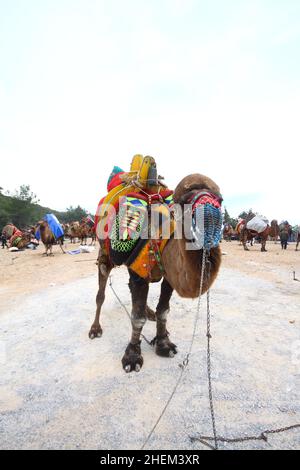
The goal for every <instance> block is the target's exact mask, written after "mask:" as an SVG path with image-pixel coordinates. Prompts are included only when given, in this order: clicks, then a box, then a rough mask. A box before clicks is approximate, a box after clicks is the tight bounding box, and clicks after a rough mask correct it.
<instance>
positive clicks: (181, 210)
mask: <svg viewBox="0 0 300 470" xmlns="http://www.w3.org/2000/svg"><path fill="white" fill-rule="evenodd" d="M147 165H148V171H144V170H145V167H146V170H147ZM142 175H143V178H142ZM115 177H116V175H115ZM127 177H128V173H125V174H122V175H121V177H120V180H119V181H118V183H120V184H119V185H118V186H116V187H115V188H111V189H110V192H109V194H108V196H106V198H104V199H103V200H102V201H100V203H99V206H98V208H99V209H100V212H101V214H100V215H99V216H98V218H96V223H97V236H98V238H99V241H100V250H99V257H98V280H99V290H98V294H97V297H96V304H97V309H96V315H95V319H94V322H93V324H92V326H91V329H90V332H89V337H90V338H91V339H93V338H96V337H100V336H101V335H102V328H101V325H100V322H99V318H100V312H101V307H102V304H103V302H104V298H105V288H106V284H107V280H108V277H109V275H110V272H111V270H112V269H113V268H114V267H116V266H117V265H120V264H125V265H127V267H128V271H129V278H130V279H129V288H130V291H131V297H132V314H131V324H132V332H131V339H130V342H129V344H128V346H127V348H126V350H125V353H124V356H123V358H122V365H123V369H124V370H125V371H126V372H131V371H136V372H138V371H139V370H140V369H141V367H142V365H143V356H142V353H141V339H140V337H141V333H142V329H143V326H144V324H145V322H146V320H147V318H150V319H152V315H153V312H152V311H151V309H149V307H148V306H147V297H148V291H149V284H150V283H151V282H157V281H159V280H161V279H162V284H161V292H160V297H159V301H158V304H157V307H156V312H155V318H156V336H155V338H154V340H153V344H155V352H156V354H158V355H159V356H165V357H172V356H174V354H176V352H177V347H176V345H175V344H174V343H172V342H171V341H170V339H169V333H168V331H167V315H168V312H169V308H170V306H169V302H170V298H171V296H172V293H173V291H174V290H175V291H176V292H177V293H178V294H179V295H180V296H181V297H185V298H196V297H198V296H199V295H202V294H203V293H205V292H206V291H207V290H208V289H209V288H210V286H211V285H212V283H213V282H214V280H215V279H216V276H217V274H218V271H219V268H220V264H221V251H220V247H219V241H220V236H221V227H222V215H221V201H222V198H221V195H220V189H219V187H218V186H217V184H216V183H215V182H214V181H212V180H211V179H210V178H208V177H206V176H204V175H201V174H192V175H189V176H186V177H185V178H183V180H181V182H180V183H179V184H178V186H177V187H176V189H175V192H174V194H172V191H170V190H168V189H167V188H166V187H165V186H164V185H163V184H162V183H161V180H160V179H159V177H157V173H156V165H155V161H154V159H153V158H151V157H144V158H142V156H136V157H135V158H134V159H133V163H132V166H131V172H130V173H129V178H128V179H126V178H127ZM116 195H119V196H123V197H124V198H125V203H124V204H125V206H126V207H127V209H128V210H129V215H128V213H127V216H124V217H125V218H124V217H123V216H122V210H123V207H124V206H123V205H122V204H123V203H121V202H120V199H119V198H118V199H119V201H116V199H115V196H116ZM108 202H111V204H110V206H109V205H108ZM173 203H174V206H175V207H176V209H175V213H176V217H175V219H176V220H174V217H173V216H172V214H173V212H172V211H171V210H170V207H173V206H172V204H173ZM111 206H114V207H116V206H117V212H116V214H114V216H113V217H112V219H111V220H110V209H109V207H111ZM137 206H139V207H140V208H141V212H140V213H139V215H138V216H137V217H136V213H135V210H134V207H135V208H136V207H137ZM154 206H155V207H154ZM150 209H151V211H150ZM153 211H154V212H153ZM155 211H156V215H159V217H158V219H160V221H161V222H160V224H158V225H156V226H155V227H154V232H151V231H150V232H151V233H152V235H153V233H154V238H152V237H150V238H148V239H147V238H146V239H142V237H140V238H139V239H138V240H135V242H136V243H135V244H134V243H132V242H133V240H134V237H135V236H136V234H137V232H139V233H140V234H142V233H143V219H144V221H145V220H146V221H149V217H150V218H155V217H154V214H155ZM111 212H112V213H113V212H114V211H111ZM149 214H150V215H149ZM168 214H169V219H168ZM126 217H127V219H126ZM97 219H98V220H97ZM124 220H126V221H127V224H123V222H124ZM199 221H200V222H199ZM164 223H166V224H167V225H170V232H169V234H167V235H164V234H163V232H164V227H163V224H164ZM125 225H126V226H125ZM109 226H111V227H112V229H111V232H110V236H107V237H106V238H105V237H104V236H103V235H104V232H105V230H106V233H109ZM116 226H117V227H118V229H119V231H118V234H117V235H116V233H117V232H116V231H114V228H115V227H116ZM99 227H100V228H99ZM107 230H108V232H107ZM150 232H149V228H148V229H147V231H146V233H147V234H149V233H150ZM182 232H183V236H181V235H180V234H181V233H182ZM172 233H173V235H172ZM128 234H129V235H130V236H128ZM122 243H124V244H127V246H128V248H130V250H129V252H128V253H127V254H126V256H124V247H122ZM132 247H133V248H132ZM202 270H203V271H202ZM202 276H203V277H202ZM201 277H202V290H201V292H200V285H201Z"/></svg>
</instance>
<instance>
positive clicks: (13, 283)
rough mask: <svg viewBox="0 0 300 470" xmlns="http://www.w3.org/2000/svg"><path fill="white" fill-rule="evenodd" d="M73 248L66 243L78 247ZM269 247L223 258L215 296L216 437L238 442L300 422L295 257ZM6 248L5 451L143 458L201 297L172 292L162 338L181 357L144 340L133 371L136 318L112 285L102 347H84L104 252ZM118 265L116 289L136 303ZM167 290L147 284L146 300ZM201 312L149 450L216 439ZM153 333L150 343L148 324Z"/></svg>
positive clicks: (1, 324)
mask: <svg viewBox="0 0 300 470" xmlns="http://www.w3.org/2000/svg"><path fill="white" fill-rule="evenodd" d="M76 247H77V245H75V247H74V245H69V246H68V249H74V248H76ZM294 248H295V246H294V245H293V244H290V245H289V247H288V250H287V251H286V252H282V251H281V248H280V245H279V244H277V245H275V244H273V243H269V244H268V245H267V249H268V250H269V251H268V252H267V253H261V252H260V247H259V245H255V246H254V247H250V250H251V251H249V252H244V251H243V249H242V247H241V246H239V244H238V242H231V243H229V242H228V243H226V242H223V243H222V249H223V251H224V252H225V253H226V255H224V256H223V264H222V269H221V272H220V275H219V277H218V279H217V281H216V283H215V284H214V287H213V289H212V291H211V312H212V325H211V328H212V336H213V337H212V363H213V386H214V397H215V414H216V424H217V430H218V434H220V435H226V436H229V437H235V436H237V435H239V436H240V435H244V434H251V435H253V434H255V435H257V434H259V433H260V432H261V431H263V430H264V429H267V428H268V429H270V428H279V427H283V426H287V425H293V424H296V423H300V329H299V322H300V316H299V311H300V282H298V281H294V280H293V271H295V275H296V278H298V279H300V252H297V253H296V252H295V251H294ZM42 252H43V250H42V247H41V248H39V249H38V250H36V251H29V250H26V251H24V252H20V253H8V252H7V251H6V250H1V249H0V267H1V272H0V274H1V287H0V367H1V375H0V412H1V418H0V447H1V448H3V449H7V448H8V449H30V448H34V449H38V448H42V449H53V448H55V449H122V448H123V449H137V448H140V447H141V446H142V445H143V443H144V442H145V439H146V438H147V435H148V434H149V432H150V430H151V428H152V426H153V424H154V423H155V421H156V419H157V418H158V416H159V414H160V411H161V410H162V408H163V406H164V405H165V403H166V401H167V399H168V397H169V395H170V393H171V391H172V389H173V387H174V385H175V383H176V380H177V377H178V374H179V372H180V369H179V367H178V366H179V364H180V363H181V362H182V361H183V359H184V357H185V355H186V353H187V351H188V349H189V344H190V341H191V335H192V328H193V323H194V318H195V313H196V306H197V302H196V301H192V300H183V299H180V298H179V297H178V296H177V295H174V296H173V298H172V302H171V313H170V316H169V323H168V329H169V331H170V332H171V339H172V341H174V342H175V343H176V344H177V346H178V350H179V352H178V354H177V355H176V356H175V358H174V359H166V358H161V357H158V356H156V355H155V353H154V351H153V350H152V348H151V347H150V346H148V345H147V344H146V343H145V342H143V345H142V347H143V355H144V367H143V369H142V370H141V372H140V373H138V374H137V373H132V374H125V373H124V372H123V370H122V368H121V363H120V360H121V357H122V355H123V352H124V349H125V347H126V345H127V341H128V338H129V334H130V324H129V320H128V318H127V316H126V314H125V313H124V311H123V310H122V308H121V307H120V305H119V304H118V302H117V300H116V299H115V297H114V295H113V293H112V291H111V290H110V289H109V288H108V289H107V297H106V300H105V304H104V307H103V313H102V326H103V329H104V333H103V336H102V338H101V339H95V340H93V341H91V340H89V338H88V336H87V333H88V330H89V327H90V324H91V322H92V320H93V316H94V308H95V295H96V291H97V267H96V266H95V260H96V257H97V251H94V252H93V253H91V254H80V255H76V256H71V255H67V254H66V255H63V254H62V253H60V250H59V248H58V247H56V248H55V249H54V253H55V256H53V257H48V258H46V257H43V256H42ZM127 280H128V276H127V272H126V270H125V269H124V268H120V269H117V270H115V271H114V272H113V285H114V287H115V289H117V291H118V294H119V295H120V297H121V298H122V299H123V300H124V302H125V303H126V305H127V306H128V308H130V298H129V292H128V286H127ZM158 293H159V285H153V286H151V290H150V298H149V304H150V306H152V307H154V306H155V303H156V302H157V298H158ZM205 315H206V311H205V304H204V301H203V302H202V308H201V318H200V323H199V328H198V333H197V336H196V339H195V344H194V349H193V354H192V356H191V358H190V362H189V365H188V367H187V369H186V371H185V373H184V375H183V379H182V382H181V385H180V387H179V389H178V391H177V393H176V395H175V397H174V398H173V400H172V402H171V404H170V406H169V407H168V409H167V411H166V413H165V415H164V416H163V418H162V420H161V421H160V423H159V425H158V427H157V428H156V430H155V432H154V434H153V435H152V437H151V439H150V440H149V442H148V444H147V446H146V448H150V449H176V448H178V449H202V448H204V447H203V445H202V444H201V443H199V442H194V443H192V442H191V441H190V438H189V436H196V435H198V434H199V433H201V434H211V423H210V414H209V406H208V398H207V378H206V337H205V328H206V325H205V323H206V317H205ZM144 333H145V335H146V336H147V337H148V338H149V339H151V338H152V337H153V336H154V335H155V325H154V323H153V322H147V324H146V326H145V328H144ZM220 447H221V448H227V449H229V448H235V449H271V448H273V449H299V448H300V429H297V430H292V431H288V432H285V433H281V434H276V435H272V436H270V437H269V441H268V443H265V442H261V441H251V442H246V443H242V444H224V443H220Z"/></svg>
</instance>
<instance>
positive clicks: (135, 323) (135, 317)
mask: <svg viewBox="0 0 300 470" xmlns="http://www.w3.org/2000/svg"><path fill="white" fill-rule="evenodd" d="M146 321H147V317H146V310H143V311H141V310H140V311H132V313H131V324H132V327H133V329H135V330H142V329H143V327H144V325H145V323H146Z"/></svg>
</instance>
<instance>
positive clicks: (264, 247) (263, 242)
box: [260, 238, 267, 252]
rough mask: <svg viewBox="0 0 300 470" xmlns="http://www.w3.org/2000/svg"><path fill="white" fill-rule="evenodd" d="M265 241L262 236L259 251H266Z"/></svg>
mask: <svg viewBox="0 0 300 470" xmlns="http://www.w3.org/2000/svg"><path fill="white" fill-rule="evenodd" d="M266 243H267V240H266V239H264V238H263V239H262V240H261V250H260V251H262V252H264V251H267V250H266Z"/></svg>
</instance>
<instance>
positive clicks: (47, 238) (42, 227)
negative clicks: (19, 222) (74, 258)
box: [35, 220, 65, 256]
mask: <svg viewBox="0 0 300 470" xmlns="http://www.w3.org/2000/svg"><path fill="white" fill-rule="evenodd" d="M38 230H39V232H40V236H41V240H42V242H43V244H44V246H45V253H43V254H44V255H46V256H48V252H49V255H50V256H51V255H52V256H53V253H52V249H53V245H56V244H58V245H59V246H60V249H61V251H62V252H63V253H65V251H64V249H63V244H64V237H63V236H61V237H59V238H55V236H54V235H53V233H52V231H51V230H50V227H49V224H48V222H46V221H45V220H41V221H40V222H38V223H37V226H36V231H35V233H36V234H37V232H38Z"/></svg>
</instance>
